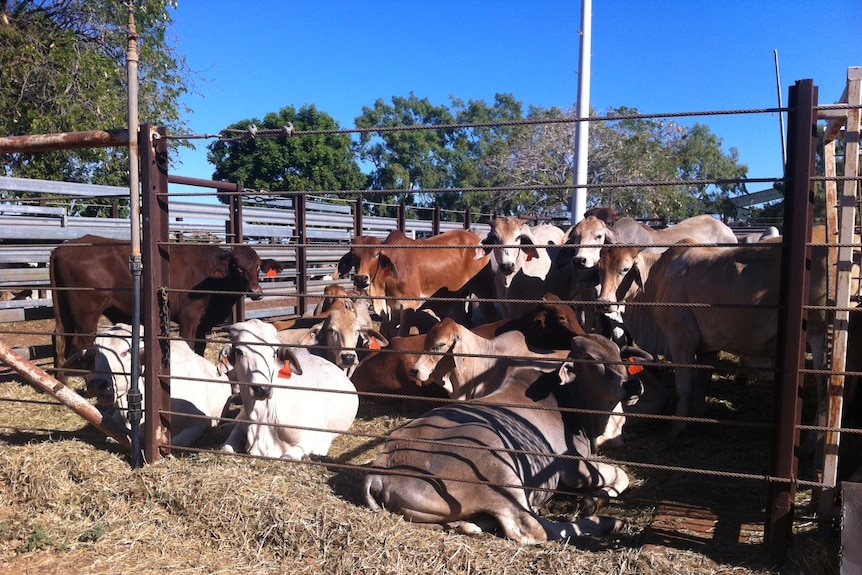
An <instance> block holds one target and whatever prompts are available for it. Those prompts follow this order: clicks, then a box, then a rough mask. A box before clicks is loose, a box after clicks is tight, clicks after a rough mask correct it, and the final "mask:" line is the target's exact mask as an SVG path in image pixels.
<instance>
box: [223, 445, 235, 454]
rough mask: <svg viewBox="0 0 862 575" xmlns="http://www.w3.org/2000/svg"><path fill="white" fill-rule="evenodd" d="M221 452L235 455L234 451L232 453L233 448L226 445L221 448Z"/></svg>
mask: <svg viewBox="0 0 862 575" xmlns="http://www.w3.org/2000/svg"><path fill="white" fill-rule="evenodd" d="M221 451H222V453H236V451H234V449H233V446H230V445H227V444H224V445H222V446H221Z"/></svg>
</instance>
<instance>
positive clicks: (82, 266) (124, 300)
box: [50, 235, 282, 366]
mask: <svg viewBox="0 0 862 575" xmlns="http://www.w3.org/2000/svg"><path fill="white" fill-rule="evenodd" d="M166 249H167V250H168V253H169V254H170V281H169V283H168V287H169V288H171V290H172V291H170V292H169V293H168V300H169V304H170V312H171V320H173V321H175V322H177V323H178V324H179V330H180V337H181V338H183V339H184V340H185V341H186V342H187V343H188V344H189V346H191V347H192V348H193V349H194V350H195V351H196V352H197V353H198V354H199V355H203V353H204V350H205V349H206V336H207V334H208V333H209V332H210V331H211V330H212V329H213V328H214V327H215V326H216V325H218V324H220V323H221V322H223V321H225V320H226V319H227V318H228V316H229V315H230V312H231V309H232V308H233V306H234V304H236V303H237V302H238V301H239V300H240V299H241V298H242V297H243V296H244V295H246V294H247V295H250V296H251V298H252V299H260V298H261V297H262V296H263V290H262V288H261V287H260V284H259V283H258V275H259V274H260V273H267V272H270V271H272V272H273V273H277V272H279V271H281V270H282V265H281V264H280V263H278V262H277V261H275V260H271V259H267V260H261V259H260V257H258V255H257V253H256V252H255V251H254V250H253V249H252V248H250V247H248V246H245V245H240V246H234V247H233V248H231V249H230V250H226V249H224V248H222V247H219V246H216V245H178V244H170V245H169V246H167V248H166ZM130 255H131V247H130V244H129V242H124V241H120V240H114V239H110V238H103V237H99V236H90V235H88V236H84V237H81V238H79V239H76V240H69V241H67V242H64V243H63V244H61V245H60V246H58V247H57V248H55V249H54V251H53V252H51V266H50V272H51V290H52V292H53V297H54V319H55V321H56V330H55V332H56V337H55V348H56V355H55V361H56V363H55V365H57V366H60V365H62V363H63V361H64V359H65V357H66V356H67V355H71V354H73V353H75V352H76V351H78V350H80V349H83V348H85V347H87V346H88V345H90V344H91V343H92V341H93V338H94V335H93V334H95V333H96V327H97V325H98V322H99V316H101V315H102V314H104V315H105V316H106V317H107V318H108V319H110V320H111V321H112V322H114V323H117V322H127V323H129V322H131V321H132V318H131V313H132V274H131V272H130V271H129V257H130ZM191 290H200V291H199V292H197V293H194V292H192V291H191Z"/></svg>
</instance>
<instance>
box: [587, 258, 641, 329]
mask: <svg viewBox="0 0 862 575" xmlns="http://www.w3.org/2000/svg"><path fill="white" fill-rule="evenodd" d="M641 251H642V249H641V248H636V247H622V246H620V247H612V246H609V247H605V248H602V251H601V255H600V257H599V261H598V265H597V267H598V269H599V285H600V290H599V297H598V301H599V302H600V303H602V304H603V308H604V311H605V312H608V313H614V312H617V311H618V310H619V306H618V305H617V304H618V303H620V302H624V301H628V300H631V299H632V298H633V297H634V296H635V295H636V294H637V293H638V291H639V290H642V289H643V284H644V278H643V274H642V273H641V270H640V264H639V260H640V258H639V256H640V254H641Z"/></svg>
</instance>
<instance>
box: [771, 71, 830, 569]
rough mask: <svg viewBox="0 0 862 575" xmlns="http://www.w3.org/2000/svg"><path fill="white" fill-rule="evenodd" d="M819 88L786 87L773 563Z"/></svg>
mask: <svg viewBox="0 0 862 575" xmlns="http://www.w3.org/2000/svg"><path fill="white" fill-rule="evenodd" d="M816 106H817V87H816V86H814V83H813V81H812V80H799V81H797V82H796V85H795V86H793V87H791V88H790V106H789V107H790V112H789V122H788V124H789V131H788V144H789V145H788V149H789V154H788V166H787V177H788V182H787V186H786V192H785V197H784V221H785V227H784V235H785V245H784V248H783V249H782V252H781V253H782V262H781V277H782V280H783V281H782V282H781V292H780V297H779V307H780V313H779V316H778V318H779V319H778V353H777V356H776V368H777V373H776V384H777V385H776V395H777V396H778V397H777V398H776V399H777V401H776V410H777V415H778V417H777V422H778V428H777V430H776V437H775V442H774V445H775V451H774V455H773V468H772V475H773V476H774V477H778V478H780V479H783V480H786V481H780V482H775V483H773V484H772V486H771V488H770V493H769V502H768V507H767V510H768V520H767V524H766V528H765V543H766V546H767V550H768V553H769V555H770V556H771V557H772V559H773V560H774V561H776V562H777V563H779V564H780V563H783V562H784V560H785V558H786V556H787V549H788V545H789V540H790V535H791V529H792V527H793V509H794V499H795V496H796V479H797V471H798V467H799V459H798V455H797V454H798V449H799V428H798V425H799V424H800V422H801V416H802V402H801V400H800V397H799V393H800V390H801V388H802V385H803V383H804V375H803V374H801V373H800V370H802V369H803V368H804V367H805V329H806V316H807V313H806V310H805V309H804V306H805V305H806V304H807V302H808V287H809V274H808V270H809V269H810V259H811V248H810V246H809V245H808V244H809V242H810V241H811V216H812V214H813V213H814V211H813V209H814V183H813V182H812V180H811V178H812V176H813V175H814V153H815V150H816V145H817V114H816V111H815V109H814V108H815V107H816Z"/></svg>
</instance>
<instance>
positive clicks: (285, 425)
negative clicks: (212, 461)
mask: <svg viewBox="0 0 862 575" xmlns="http://www.w3.org/2000/svg"><path fill="white" fill-rule="evenodd" d="M229 332H230V341H231V343H230V344H229V345H227V346H225V349H223V350H222V353H223V354H224V355H225V356H226V357H227V358H228V360H229V361H230V363H231V364H232V365H233V366H234V374H235V377H236V379H237V381H238V383H239V384H240V398H241V399H242V409H241V410H240V413H239V415H238V416H237V424H236V426H235V427H234V429H233V431H232V432H231V434H230V436H229V437H228V439H227V441H226V442H225V444H224V445H223V446H222V450H223V451H227V452H240V451H246V452H247V453H249V454H251V455H257V456H263V457H280V458H284V459H301V458H302V457H304V456H306V455H326V454H327V453H328V452H329V447H330V445H331V444H332V440H333V439H334V438H335V436H337V435H338V434H339V433H340V432H343V431H347V429H349V428H350V426H351V425H352V424H353V420H354V418H355V417H356V411H357V409H358V407H359V398H358V397H357V395H356V388H355V387H354V386H353V384H352V383H351V382H350V380H349V379H348V378H347V375H346V374H345V373H344V371H342V370H341V369H340V368H339V367H338V366H337V365H335V364H334V363H332V362H331V361H328V360H326V359H324V358H322V357H318V356H316V355H312V354H310V353H309V352H308V350H306V349H303V348H294V347H289V346H285V345H282V344H281V342H279V340H278V337H277V334H276V329H275V327H274V326H273V325H272V324H268V323H265V322H262V321H260V320H257V319H252V320H248V321H244V322H239V323H235V324H233V325H231V326H230V329H229Z"/></svg>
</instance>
